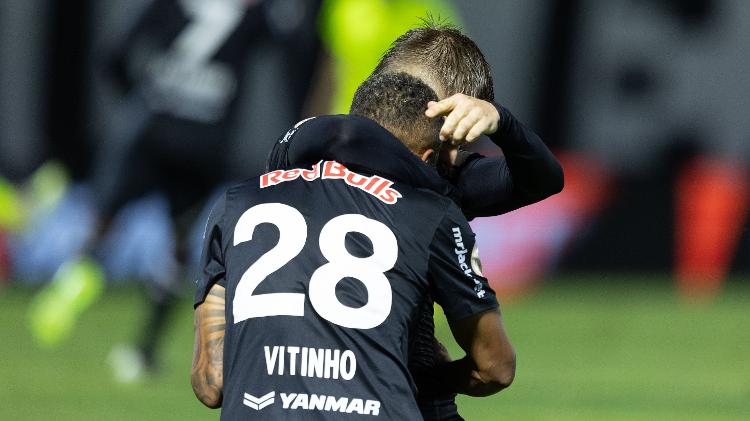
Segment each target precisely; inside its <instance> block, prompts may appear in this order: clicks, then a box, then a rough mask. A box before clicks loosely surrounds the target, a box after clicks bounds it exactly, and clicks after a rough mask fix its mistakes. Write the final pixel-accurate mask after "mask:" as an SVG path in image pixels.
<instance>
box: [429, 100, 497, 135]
mask: <svg viewBox="0 0 750 421" xmlns="http://www.w3.org/2000/svg"><path fill="white" fill-rule="evenodd" d="M425 115H426V116H427V117H429V118H437V117H445V121H444V122H443V127H442V128H441V129H440V140H442V141H450V142H451V143H452V144H453V145H460V144H462V143H465V142H473V141H475V140H477V139H479V136H481V135H483V134H492V133H495V132H496V131H497V127H498V124H499V122H500V114H499V113H498V112H497V109H496V108H495V106H494V105H492V103H489V102H487V101H483V100H481V99H478V98H474V97H471V96H468V95H464V94H455V95H453V96H450V97H448V98H446V99H444V100H442V101H438V102H434V101H430V102H429V103H428V104H427V110H426V111H425Z"/></svg>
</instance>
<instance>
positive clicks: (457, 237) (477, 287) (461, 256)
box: [453, 227, 486, 298]
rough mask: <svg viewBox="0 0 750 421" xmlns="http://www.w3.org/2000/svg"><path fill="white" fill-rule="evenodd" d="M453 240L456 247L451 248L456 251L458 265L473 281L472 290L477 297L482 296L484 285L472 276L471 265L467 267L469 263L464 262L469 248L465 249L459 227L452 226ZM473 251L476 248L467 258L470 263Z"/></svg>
mask: <svg viewBox="0 0 750 421" xmlns="http://www.w3.org/2000/svg"><path fill="white" fill-rule="evenodd" d="M453 240H454V241H455V242H456V248H455V249H454V250H453V252H454V253H456V258H457V259H458V267H459V268H461V270H462V271H464V274H466V276H468V277H469V278H471V280H472V281H474V292H476V293H477V297H479V298H484V296H485V294H486V292H485V290H484V286H483V285H482V283H481V282H479V281H478V280H477V279H476V278H475V277H474V273H473V272H472V270H471V267H469V264H467V263H466V254H467V253H468V252H469V250H467V249H466V246H464V238H463V235H462V234H461V228H459V227H453ZM475 251H476V248H475V249H474V250H473V251H472V255H471V256H470V258H469V259H470V260H469V262H470V263H473V262H471V260H473V258H474V254H475ZM478 259H479V256H477V260H478ZM472 266H473V265H472ZM480 276H481V275H480Z"/></svg>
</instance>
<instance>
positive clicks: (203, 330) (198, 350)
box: [190, 285, 226, 408]
mask: <svg viewBox="0 0 750 421" xmlns="http://www.w3.org/2000/svg"><path fill="white" fill-rule="evenodd" d="M224 295H225V289H224V287H222V286H221V285H214V286H213V287H211V289H210V290H209V292H208V295H207V296H206V299H205V301H203V303H201V304H200V305H198V307H197V308H196V309H195V319H194V325H193V326H194V329H195V346H194V348H193V367H192V369H191V370H190V383H191V384H192V385H193V392H195V396H196V397H197V398H198V400H200V401H201V402H203V404H204V405H206V406H207V407H209V408H218V407H220V406H221V401H222V397H223V387H224V377H223V370H224V363H223V361H224V328H225V327H226V320H225V317H224V305H225V297H224Z"/></svg>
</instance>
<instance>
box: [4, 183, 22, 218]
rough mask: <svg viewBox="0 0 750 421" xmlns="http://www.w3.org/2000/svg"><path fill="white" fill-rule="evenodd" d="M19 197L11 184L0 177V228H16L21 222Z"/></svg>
mask: <svg viewBox="0 0 750 421" xmlns="http://www.w3.org/2000/svg"><path fill="white" fill-rule="evenodd" d="M21 209H22V206H21V199H20V198H19V196H18V193H17V192H16V189H15V188H14V187H13V185H12V184H11V183H10V182H9V181H7V180H5V179H3V178H2V177H0V229H7V230H11V231H15V230H17V229H18V228H19V227H20V226H21V224H22V223H23V211H22V210H21Z"/></svg>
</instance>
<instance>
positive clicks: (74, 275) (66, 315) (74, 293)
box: [29, 257, 104, 348]
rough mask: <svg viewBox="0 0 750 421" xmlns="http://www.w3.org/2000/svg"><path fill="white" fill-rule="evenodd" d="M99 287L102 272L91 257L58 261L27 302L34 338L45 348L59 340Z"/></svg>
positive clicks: (91, 299)
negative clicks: (44, 283)
mask: <svg viewBox="0 0 750 421" xmlns="http://www.w3.org/2000/svg"><path fill="white" fill-rule="evenodd" d="M103 289H104V273H103V272H102V269H101V268H100V267H99V265H98V264H97V263H96V262H95V261H93V260H91V259H89V258H86V257H81V258H77V259H74V260H71V261H69V262H67V263H65V264H64V265H62V266H61V267H60V269H59V270H58V271H57V273H56V274H55V277H54V278H53V280H52V282H51V283H50V284H49V285H47V286H46V287H45V288H44V289H42V290H41V291H40V292H39V294H37V295H36V297H34V300H33V301H32V302H31V307H30V308H29V326H30V328H31V334H32V336H33V337H34V339H35V340H36V342H37V343H38V344H39V345H40V346H42V347H46V348H52V347H54V346H56V345H58V344H60V342H62V341H63V340H64V339H65V338H67V337H68V336H70V333H71V332H72V330H73V327H74V326H75V323H76V321H77V320H78V317H79V316H80V315H81V313H83V312H84V311H86V310H87V309H88V308H89V307H91V305H92V304H94V302H95V301H96V300H97V299H98V298H99V296H100V295H101V293H102V290H103Z"/></svg>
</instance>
